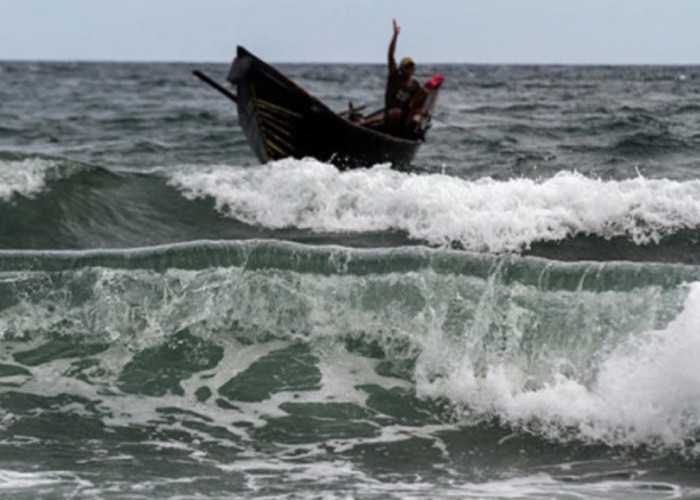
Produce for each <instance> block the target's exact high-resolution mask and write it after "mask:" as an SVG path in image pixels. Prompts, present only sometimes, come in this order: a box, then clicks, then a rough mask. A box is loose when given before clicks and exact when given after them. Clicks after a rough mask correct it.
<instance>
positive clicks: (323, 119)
mask: <svg viewBox="0 0 700 500" xmlns="http://www.w3.org/2000/svg"><path fill="white" fill-rule="evenodd" d="M193 73H194V74H195V75H196V76H197V77H199V78H200V79H202V80H203V81H205V82H206V83H208V84H209V85H211V86H212V87H214V88H215V89H217V90H218V91H220V92H221V93H222V94H224V95H226V97H228V98H229V99H231V100H233V101H235V102H236V103H237V105H238V119H239V122H240V124H241V127H242V128H243V131H244V132H245V135H246V137H247V138H248V142H249V143H250V146H251V147H252V149H253V152H254V153H255V155H256V156H257V157H258V159H259V160H260V161H261V162H262V163H267V162H269V161H273V160H278V159H281V158H287V157H293V158H304V157H313V158H316V159H318V160H320V161H323V162H331V163H333V164H334V165H336V166H337V167H338V168H341V169H345V168H355V167H371V166H372V165H375V164H377V163H391V164H392V166H394V167H397V168H398V167H405V166H407V165H408V164H409V163H410V162H411V160H412V159H413V158H414V156H415V154H416V152H417V151H418V148H419V147H420V145H421V144H422V142H423V141H424V139H425V133H426V131H427V130H428V128H429V127H430V117H431V113H432V111H433V109H434V106H435V102H436V100H437V95H438V91H439V89H440V85H441V83H442V77H439V75H436V76H435V77H434V78H433V85H432V86H428V87H424V89H425V93H426V95H427V97H426V104H425V106H424V109H425V110H426V111H425V113H423V114H422V115H420V116H418V117H416V118H417V119H416V120H415V121H414V122H412V123H411V126H410V127H407V128H405V129H404V130H402V133H401V135H397V134H389V133H387V132H386V131H385V130H384V120H383V114H384V111H383V110H378V111H376V112H375V113H372V114H370V115H368V116H362V115H361V114H360V113H359V108H353V107H352V104H350V105H349V109H348V110H347V111H344V112H341V113H335V112H333V111H332V110H330V109H329V108H328V107H327V106H326V105H324V104H323V103H322V102H320V101H319V100H318V99H316V98H315V97H313V96H312V95H310V94H309V93H308V92H306V91H305V90H304V89H302V88H301V87H300V86H299V85H297V84H296V83H294V82H293V81H292V80H290V79H289V78H287V77H286V76H284V75H283V74H282V73H281V72H279V71H278V70H276V69H275V68H273V67H272V66H270V65H269V64H267V63H265V62H264V61H262V60H261V59H259V58H257V57H256V56H254V55H253V54H251V53H250V52H248V51H247V50H246V49H245V48H243V47H240V46H239V47H238V51H237V55H236V58H235V59H234V61H233V62H232V64H231V67H230V70H229V73H228V76H227V80H228V81H229V82H231V83H232V84H234V85H235V86H236V88H237V92H236V94H233V93H232V92H230V91H229V90H228V89H226V88H225V87H223V86H221V85H220V84H218V83H217V82H215V81H214V80H213V79H211V78H210V77H208V76H207V75H205V74H203V73H201V72H200V71H194V72H193Z"/></svg>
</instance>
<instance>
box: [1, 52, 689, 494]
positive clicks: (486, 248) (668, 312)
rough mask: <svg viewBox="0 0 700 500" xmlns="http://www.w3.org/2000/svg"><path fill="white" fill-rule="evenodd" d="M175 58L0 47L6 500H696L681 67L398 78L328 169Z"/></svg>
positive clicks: (375, 90) (214, 71)
mask: <svg viewBox="0 0 700 500" xmlns="http://www.w3.org/2000/svg"><path fill="white" fill-rule="evenodd" d="M192 69H201V70H204V71H205V72H207V73H209V74H211V75H212V76H214V77H215V78H217V79H219V80H221V81H223V77H224V75H225V73H226V70H227V65H223V64H222V65H186V64H155V65H148V64H116V63H115V64H97V63H95V64H87V63H85V64H83V63H80V64H79V63H15V62H0V249H1V250H0V496H2V497H5V496H7V497H8V498H18V499H22V498H26V499H33V498H63V497H69V498H149V499H150V498H363V499H380V498H382V499H384V498H396V499H398V498H523V499H525V498H527V499H532V498H560V499H575V498H576V499H578V498H606V499H607V498H615V499H640V498H642V499H659V498H700V369H698V366H700V365H699V364H698V363H699V362H698V360H699V359H700V253H699V252H698V244H699V240H700V181H699V180H698V176H697V170H698V169H699V168H700V86H699V83H700V68H698V67H582V66H471V65H454V66H439V67H438V66H436V67H426V66H419V68H418V74H419V76H420V77H421V78H427V77H429V76H431V75H432V74H433V73H435V72H440V73H441V74H443V75H444V76H445V77H446V83H445V85H444V89H443V91H442V95H441V98H440V102H439V106H438V111H437V114H436V117H435V118H436V120H435V123H434V126H433V128H432V129H431V130H430V132H429V135H428V140H427V142H426V143H425V144H424V145H423V147H422V149H421V150H420V151H419V154H418V156H417V157H416V159H415V162H414V165H413V166H412V168H411V169H410V170H407V171H394V170H391V169H389V168H388V166H386V165H376V166H371V165H368V168H367V169H360V170H355V171H348V172H342V173H341V172H339V171H337V170H336V169H335V168H334V167H332V166H331V165H327V164H323V163H320V162H318V161H315V160H311V159H305V160H283V161H280V162H276V163H272V164H269V165H258V164H257V162H256V160H255V158H254V156H253V154H252V153H251V151H250V149H249V147H248V145H247V143H246V141H245V138H244V136H243V134H242V132H241V130H240V128H239V127H238V124H237V120H236V111H235V107H234V106H233V105H232V104H231V103H230V102H228V101H226V100H225V99H224V98H223V97H222V96H220V95H219V94H217V93H216V92H215V91H213V90H212V89H210V88H208V87H206V86H205V85H203V84H202V83H201V82H199V81H198V80H197V79H195V78H194V77H193V76H192V75H191V74H190V71H191V70H192ZM281 69H282V70H283V71H284V72H285V73H287V74H289V75H290V76H291V77H292V78H294V79H295V80H296V81H297V82H298V83H299V84H301V85H302V86H303V87H305V88H306V89H307V90H309V91H310V92H311V93H313V94H314V95H316V96H317V97H319V98H320V99H321V100H322V101H324V102H325V103H326V104H328V105H329V106H330V107H332V108H333V109H337V110H341V109H343V108H345V107H346V106H347V103H348V101H353V103H354V104H355V105H360V104H366V105H367V106H368V108H370V109H372V108H375V107H379V106H380V105H381V95H382V92H383V79H384V68H383V67H382V66H374V65H282V66H281Z"/></svg>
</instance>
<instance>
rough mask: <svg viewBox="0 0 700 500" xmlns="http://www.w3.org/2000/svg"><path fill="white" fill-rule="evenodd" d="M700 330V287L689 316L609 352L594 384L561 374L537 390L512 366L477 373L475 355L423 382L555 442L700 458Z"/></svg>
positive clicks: (432, 391) (431, 390)
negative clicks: (573, 440)
mask: <svg viewBox="0 0 700 500" xmlns="http://www.w3.org/2000/svg"><path fill="white" fill-rule="evenodd" d="M698 325H700V283H694V284H692V285H690V289H689V293H688V296H687V299H686V301H685V304H684V308H683V310H682V312H681V313H680V314H679V315H678V316H677V317H676V318H675V319H674V320H673V321H672V322H670V323H669V324H668V326H667V327H666V328H663V329H659V330H652V331H647V332H645V333H643V334H641V335H631V336H629V337H628V338H627V340H626V341H624V342H622V343H621V344H620V345H618V346H617V348H615V349H613V350H612V351H611V352H610V353H609V354H607V355H605V354H602V353H601V354H602V355H601V362H600V364H599V365H598V366H597V368H596V369H594V370H593V372H594V380H593V381H592V382H589V383H585V382H583V381H582V380H580V379H578V378H576V377H573V376H569V375H566V374H563V373H555V374H553V376H552V381H551V382H549V383H544V384H541V385H540V386H539V387H537V388H534V389H533V388H530V387H529V386H528V384H527V377H528V374H527V373H525V372H523V371H522V370H521V369H520V368H519V367H517V366H514V365H512V364H510V365H509V364H505V363H504V364H502V365H493V366H490V367H489V369H488V371H487V373H485V374H483V375H477V374H476V371H475V370H474V368H473V365H474V362H475V360H473V359H471V352H462V353H461V357H455V359H454V360H453V364H452V367H451V371H450V372H449V374H448V375H447V376H445V377H443V378H440V379H436V380H430V379H428V378H426V377H419V380H418V383H419V389H420V391H421V392H422V393H423V394H425V395H429V396H447V397H449V398H450V399H451V400H452V401H454V402H457V403H461V404H462V405H464V406H465V408H468V411H470V412H475V413H476V414H485V415H493V414H497V415H499V416H500V417H501V418H502V419H504V420H505V421H509V422H511V423H513V424H516V425H519V424H525V425H531V424H533V423H535V424H536V426H537V427H536V428H537V430H538V431H541V432H545V433H549V434H550V435H551V437H555V438H556V437H558V436H561V435H563V434H562V432H564V433H565V434H566V435H568V436H570V435H571V434H570V433H571V431H572V429H573V430H576V432H575V435H576V436H577V437H579V438H583V439H591V440H594V441H602V442H607V443H609V444H613V445H619V444H622V445H641V444H644V445H651V446H654V445H658V446H661V447H664V448H671V449H673V448H684V447H685V448H686V451H690V452H691V453H693V454H700V447H698V446H697V445H695V448H694V449H690V450H688V449H687V446H688V443H692V442H694V440H695V439H696V436H697V433H698V431H699V430H700V371H698V370H697V359H698V358H700V329H699V328H698ZM584 333H585V332H581V334H584ZM569 334H570V335H577V334H578V332H569ZM588 334H590V332H588ZM457 358H459V359H457ZM419 374H420V370H419Z"/></svg>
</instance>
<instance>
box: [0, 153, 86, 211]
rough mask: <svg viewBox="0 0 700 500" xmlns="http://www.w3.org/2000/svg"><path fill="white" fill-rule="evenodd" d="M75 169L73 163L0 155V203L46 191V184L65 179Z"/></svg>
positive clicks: (54, 159)
mask: <svg viewBox="0 0 700 500" xmlns="http://www.w3.org/2000/svg"><path fill="white" fill-rule="evenodd" d="M76 169H79V167H77V166H76V164H75V163H73V162H67V161H65V160H61V159H56V158H48V157H40V156H31V155H23V154H22V155H18V154H7V153H4V154H0V202H7V201H10V200H12V199H13V197H15V196H23V197H26V198H32V197H34V196H36V195H37V194H38V193H41V192H42V191H43V190H44V189H46V185H47V183H48V182H50V181H52V180H56V179H61V178H66V177H69V176H70V175H72V174H73V173H74V172H75V171H76Z"/></svg>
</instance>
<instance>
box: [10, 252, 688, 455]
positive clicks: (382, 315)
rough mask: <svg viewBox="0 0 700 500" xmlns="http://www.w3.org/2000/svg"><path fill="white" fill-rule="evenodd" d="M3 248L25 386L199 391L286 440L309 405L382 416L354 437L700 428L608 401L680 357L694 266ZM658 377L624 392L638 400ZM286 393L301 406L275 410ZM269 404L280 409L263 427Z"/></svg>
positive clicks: (17, 376) (301, 426) (652, 435)
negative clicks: (489, 427) (408, 432)
mask: <svg viewBox="0 0 700 500" xmlns="http://www.w3.org/2000/svg"><path fill="white" fill-rule="evenodd" d="M0 259H1V263H2V269H3V271H2V272H1V273H0V331H1V332H2V335H3V340H4V344H3V345H4V346H5V347H4V353H3V358H2V361H0V370H2V374H3V375H2V376H3V379H6V380H9V381H15V380H16V381H19V382H17V384H18V385H17V387H19V388H24V387H30V386H31V385H32V380H36V377H45V376H46V374H47V373H49V372H50V373H54V375H55V376H57V377H58V378H56V383H59V382H58V381H61V380H63V381H65V382H60V383H65V384H66V387H71V388H72V389H69V390H68V394H72V393H73V390H74V389H77V388H79V387H80V385H81V383H82V384H86V385H85V386H84V387H83V388H82V389H80V390H78V391H77V393H78V395H80V397H87V398H88V400H92V398H93V397H95V396H96V395H97V394H103V395H108V400H109V401H111V402H109V403H107V406H111V404H113V403H114V402H115V401H118V400H119V398H120V397H122V396H123V397H139V398H150V399H152V400H153V401H154V404H156V407H158V408H160V405H161V404H162V402H161V400H162V398H169V397H177V398H180V399H181V400H182V399H185V400H186V399H187V398H190V401H191V402H193V403H196V404H197V405H214V406H215V408H216V412H221V413H222V415H224V414H226V412H227V411H235V412H236V418H237V419H241V422H242V423H241V425H242V426H243V428H244V429H247V427H246V426H247V425H252V426H254V427H255V429H256V430H255V431H254V432H253V431H252V430H251V432H252V435H255V436H258V435H259V434H261V433H262V434H265V433H266V432H267V433H269V434H268V435H267V438H268V439H272V440H273V441H274V440H278V439H280V440H282V441H284V442H288V441H289V440H290V439H291V440H292V441H294V442H297V441H299V442H317V441H318V439H321V437H319V436H323V435H324V432H326V433H329V435H331V434H332V432H331V430H330V429H326V430H325V431H324V430H323V429H321V430H318V429H317V426H312V427H309V428H307V427H306V425H307V423H306V417H305V415H306V414H307V413H308V412H311V413H312V414H313V415H315V416H316V417H317V418H320V419H323V418H325V417H324V415H328V418H331V420H332V421H335V420H338V419H340V420H345V419H347V420H348V421H349V422H356V421H364V420H365V417H367V415H370V416H369V417H368V418H369V422H370V423H364V424H360V423H356V424H352V425H350V426H349V427H348V428H347V429H345V430H344V431H343V432H346V433H348V435H349V436H352V437H353V438H357V437H358V436H364V437H367V436H376V434H377V432H378V429H377V426H378V425H380V423H381V422H383V420H382V419H385V418H388V419H389V420H392V419H399V420H400V421H404V420H406V419H409V421H410V422H413V424H415V425H420V426H423V425H431V423H435V422H440V423H442V424H444V425H454V424H455V423H456V422H459V421H460V419H465V418H466V419H474V418H476V419H477V421H480V420H483V419H488V418H491V416H494V415H495V416H498V418H500V419H501V420H503V421H504V422H508V423H509V424H510V425H514V426H516V427H521V426H522V427H523V428H527V429H531V430H533V429H534V430H535V432H537V433H539V432H544V433H547V434H552V433H553V435H554V436H556V439H564V440H567V439H570V438H571V437H574V438H577V439H590V440H592V441H593V442H595V441H598V440H604V441H607V440H612V441H613V442H617V443H618V444H633V445H640V444H646V445H650V444H654V445H655V446H656V445H663V446H666V447H671V448H678V447H680V448H683V446H684V445H683V440H684V439H686V438H687V437H688V435H689V433H691V434H692V432H695V430H694V429H695V428H694V427H693V426H692V425H690V424H688V421H687V414H688V412H690V414H691V415H692V414H695V413H694V412H695V411H696V408H695V407H692V406H691V407H687V406H683V405H681V406H682V407H681V408H678V407H677V406H678V405H676V406H673V405H672V406H671V407H670V409H669V410H668V411H665V412H662V414H661V415H655V416H645V417H644V418H645V419H646V420H644V422H643V423H644V424H645V425H647V426H648V427H647V428H645V429H638V428H637V427H636V426H637V425H638V422H635V420H634V417H633V416H632V415H627V416H625V417H620V415H618V414H616V413H615V411H614V409H613V410H610V409H609V408H608V407H607V406H606V404H605V403H606V401H608V399H609V398H611V397H612V395H614V394H615V391H616V390H617V387H618V385H625V384H633V381H630V380H629V379H628V378H625V379H620V378H618V379H611V375H610V373H612V372H614V371H615V370H620V369H621V368H620V367H621V366H624V364H625V363H628V362H629V360H630V359H633V357H634V356H635V355H641V354H639V353H646V354H644V356H647V357H654V356H658V359H657V361H656V362H660V363H674V362H676V361H678V360H676V359H675V357H676V356H678V355H679V352H678V351H677V349H678V344H675V343H673V342H675V341H673V340H672V339H674V338H678V339H681V338H682V337H683V333H684V332H685V331H686V330H685V329H686V328H687V327H686V326H683V325H684V323H683V320H682V318H683V317H684V315H687V314H689V312H688V311H690V310H692V306H693V305H694V304H695V302H694V301H695V300H696V299H695V292H692V291H693V290H694V288H693V287H692V286H689V285H686V284H685V283H689V282H692V281H694V280H696V279H697V275H698V269H697V268H694V267H689V266H678V265H643V264H629V263H606V264H598V263H577V264H553V263H551V262H550V261H545V260H540V259H535V258H516V257H497V256H484V255H474V254H469V253H464V252H451V251H438V250H428V249H424V248H399V249H395V250H392V251H376V250H365V251H362V250H348V249H341V248H339V247H307V246H303V245H298V244H288V243H280V242H273V241H267V242H265V241H260V242H247V243H242V244H232V243H217V242H210V243H207V242H200V243H193V244H188V245H182V246H171V247H161V248H151V249H143V250H134V251H126V252H122V251H94V252H82V253H65V252H63V253H61V252H58V253H57V252H5V253H3V254H2V255H0ZM689 292H691V293H689ZM679 318H681V319H679ZM656 332H666V334H665V337H666V338H665V339H664V336H663V335H661V334H659V333H656ZM669 339H671V340H669ZM686 341H687V339H686ZM664 342H671V343H669V344H664ZM679 342H680V340H679ZM687 348H688V349H691V350H692V349H694V348H695V346H694V344H692V338H691V345H689V346H687ZM674 349H675V350H674ZM635 353H637V354H635ZM681 376H682V374H680V373H679V374H678V377H681ZM79 382H80V383H79ZM667 382H668V381H667ZM12 383H14V382H12ZM679 383H682V382H679ZM76 384H77V385H76ZM661 390H662V389H661V388H660V387H659V385H658V384H656V385H652V386H651V387H649V388H647V389H644V390H643V391H642V392H643V394H642V395H640V394H634V393H630V394H625V395H622V396H620V397H623V398H627V399H625V400H624V401H623V403H624V404H625V405H627V406H632V407H633V406H634V405H635V404H637V405H640V407H641V406H643V405H646V404H648V403H650V404H656V403H658V401H657V400H658V398H659V397H660V395H661V393H660V392H659V391H661ZM687 390H692V386H687V387H686V388H685V390H681V391H680V395H679V397H686V396H687ZM387 391H388V392H387ZM397 391H398V392H397ZM644 391H647V392H646V393H644ZM86 392H87V393H88V394H92V395H91V396H86V395H85V393H86ZM300 394H301V395H303V396H299V395H300ZM574 395H575V397H574ZM74 396H76V397H77V395H74ZM299 397H301V400H297V398H299ZM572 397H574V400H580V401H582V400H587V401H589V402H592V403H591V404H590V405H589V409H588V410H587V412H586V413H584V414H581V415H577V414H576V412H575V411H572V409H571V407H570V406H568V405H569V404H570V403H571V401H569V400H570V398H572ZM113 398H116V399H113ZM582 398H583V399H582ZM635 398H636V399H635ZM533 400H539V404H536V405H530V404H529V403H528V401H533ZM391 401H394V402H391ZM567 401H568V402H569V403H567ZM302 402H303V404H302ZM674 402H675V403H677V401H675V400H674ZM81 404H82V403H81ZM180 404H184V403H182V401H181V403H180ZM250 405H253V406H254V407H257V408H259V409H258V410H256V411H255V412H252V413H251V410H250ZM185 406H187V405H186V404H185ZM272 407H275V408H281V409H282V410H283V412H284V413H285V414H288V416H287V417H285V418H284V419H281V420H280V419H278V418H276V417H275V418H273V417H272V416H269V415H274V411H272V409H271V408H272ZM159 411H160V410H159ZM258 412H262V413H263V414H268V413H269V412H272V413H270V414H269V415H268V417H269V418H268V417H264V418H263V420H264V422H263V423H262V424H261V421H260V418H261V417H260V416H259V415H258V414H257V413H258ZM217 414H218V413H217ZM698 414H700V413H698ZM411 415H412V416H411ZM222 418H223V417H222ZM661 420H664V421H665V422H666V423H665V424H664V425H666V430H663V429H662V428H661V427H658V428H657V427H655V426H656V425H657V424H658V425H661V424H660V422H661ZM246 422H247V423H246ZM371 422H374V423H371ZM669 422H670V423H669ZM413 424H412V425H413ZM261 425H262V427H260V426H261ZM381 425H383V424H381ZM305 429H306V430H305ZM312 429H313V432H317V431H318V432H320V434H319V435H316V434H313V433H312ZM668 429H671V431H670V432H669V431H668ZM289 433H292V434H294V435H296V436H297V437H296V438H290V437H289V436H288V434H289ZM245 434H246V435H249V434H248V431H246V432H245ZM340 435H341V436H342V435H343V433H341V434H340ZM285 436H286V437H285ZM336 438H338V436H336Z"/></svg>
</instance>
